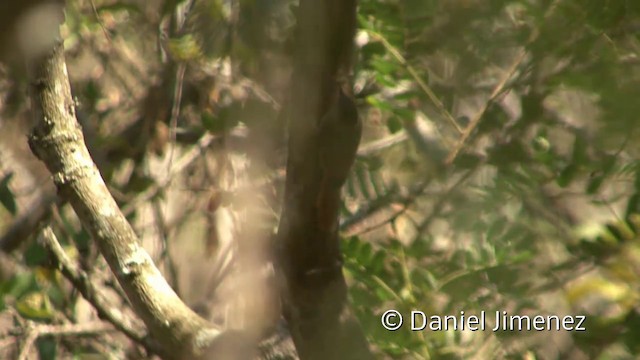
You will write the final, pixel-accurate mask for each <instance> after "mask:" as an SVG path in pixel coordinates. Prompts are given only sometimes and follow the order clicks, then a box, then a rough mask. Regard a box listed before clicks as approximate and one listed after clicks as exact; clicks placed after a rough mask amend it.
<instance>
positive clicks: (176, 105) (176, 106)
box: [168, 61, 187, 172]
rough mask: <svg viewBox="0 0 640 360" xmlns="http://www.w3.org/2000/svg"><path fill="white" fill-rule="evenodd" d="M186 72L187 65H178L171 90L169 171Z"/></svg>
mask: <svg viewBox="0 0 640 360" xmlns="http://www.w3.org/2000/svg"><path fill="white" fill-rule="evenodd" d="M186 70H187V64H186V63H185V62H184V61H181V62H180V63H178V69H177V70H176V82H175V85H174V88H173V103H172V105H171V119H170V120H169V143H170V145H169V146H171V150H170V151H169V169H168V172H171V165H172V164H173V153H174V151H175V148H176V130H177V128H178V117H180V104H181V103H182V85H183V83H184V73H185V72H186Z"/></svg>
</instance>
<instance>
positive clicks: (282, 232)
mask: <svg viewBox="0 0 640 360" xmlns="http://www.w3.org/2000/svg"><path fill="white" fill-rule="evenodd" d="M356 5H357V4H356V0H324V1H318V0H301V1H300V7H299V9H298V29H297V39H296V50H295V54H294V71H293V76H292V79H291V94H290V99H289V103H290V105H289V109H288V111H289V122H290V123H289V136H290V138H289V154H288V155H289V156H288V163H287V179H286V188H285V199H284V204H283V213H282V216H281V222H280V225H279V229H278V240H279V245H280V249H279V262H280V264H279V265H280V267H281V270H282V272H283V275H284V278H285V282H286V286H285V289H284V291H283V296H282V297H283V301H284V304H285V305H284V306H285V309H284V312H285V316H286V318H287V321H288V323H289V327H290V330H291V333H292V336H293V340H294V343H295V345H296V349H297V351H298V354H299V355H300V358H301V359H370V358H372V354H371V352H370V350H369V347H368V344H367V342H366V339H365V336H364V334H363V332H362V330H361V328H360V326H359V324H358V322H357V320H356V318H355V316H354V315H353V313H352V312H351V310H350V309H349V306H348V302H347V286H346V283H345V279H344V276H343V274H342V263H341V252H340V242H339V236H338V232H337V229H336V228H335V227H331V228H330V229H327V228H326V227H324V226H321V225H322V224H321V222H320V221H318V219H319V215H320V211H321V209H319V208H318V201H317V200H318V199H319V196H321V195H322V186H323V181H322V180H321V179H323V177H324V176H325V175H326V174H325V172H326V171H327V169H325V168H323V164H322V163H321V160H320V159H321V156H320V154H319V152H320V150H321V149H322V148H323V146H321V141H320V139H319V135H320V134H319V131H318V129H319V127H318V123H319V122H320V120H321V119H322V118H323V116H324V115H325V114H326V113H328V111H329V109H330V107H331V105H332V103H331V102H332V99H336V94H337V93H338V92H339V91H344V90H345V87H346V86H345V78H348V77H349V75H350V74H351V66H352V64H351V59H352V48H353V37H354V34H355V27H356ZM346 92H347V94H348V95H350V94H349V92H350V89H348V90H347V91H346ZM354 136H358V137H359V134H354ZM326 140H327V139H323V141H326ZM324 145H325V147H326V144H324ZM346 151H348V149H345V152H346ZM345 155H346V154H345ZM347 156H348V155H347ZM329 165H330V164H329ZM337 191H338V192H337V195H338V196H339V189H337ZM333 216H336V217H337V214H335V213H334V214H333Z"/></svg>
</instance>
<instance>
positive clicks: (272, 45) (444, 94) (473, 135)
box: [0, 0, 640, 359]
mask: <svg viewBox="0 0 640 360" xmlns="http://www.w3.org/2000/svg"><path fill="white" fill-rule="evenodd" d="M42 3H43V2H42V1H40V2H39V1H35V0H34V1H26V2H23V3H21V4H17V2H16V4H9V3H7V4H4V5H0V9H2V11H0V23H1V24H3V25H0V30H1V31H0V33H1V34H2V36H1V37H0V59H1V60H2V64H1V65H0V155H1V156H0V203H1V205H2V206H0V234H1V235H0V236H1V237H0V248H1V249H2V252H0V314H1V315H0V329H3V328H6V329H9V328H11V324H12V323H13V324H15V323H16V322H18V323H19V322H20V321H26V320H30V321H35V322H37V323H48V324H58V323H64V322H74V323H82V322H83V321H90V320H91V319H95V318H96V315H95V311H93V309H92V308H91V306H90V305H88V303H86V302H85V301H84V300H83V299H82V297H81V296H79V294H78V293H77V292H75V291H73V289H72V287H71V286H70V285H69V284H68V283H67V282H65V281H64V280H63V279H62V278H61V276H60V274H58V273H57V272H56V271H55V269H53V268H52V267H51V265H50V263H49V259H48V256H47V253H46V251H45V250H44V249H43V247H42V245H41V243H40V242H39V241H38V239H37V237H36V236H35V234H36V233H37V230H38V226H39V224H41V223H43V222H46V223H51V224H52V226H53V228H54V231H55V232H56V234H57V235H58V237H59V238H60V240H61V242H62V243H63V245H64V247H65V250H67V253H68V254H69V255H70V256H71V257H72V258H73V259H74V260H76V261H78V262H79V263H80V265H81V267H82V268H83V269H85V270H86V271H87V272H88V273H89V274H90V275H91V279H92V282H94V283H95V284H98V285H99V286H100V288H101V289H103V291H104V292H105V293H106V294H108V295H109V299H110V300H111V301H112V302H113V303H114V304H121V305H124V304H126V301H125V300H124V298H123V297H122V293H121V291H120V289H119V288H118V286H117V285H116V284H115V282H114V279H113V278H112V276H111V275H110V273H109V272H108V268H107V266H106V264H105V263H104V260H102V258H101V257H100V256H99V255H98V252H97V250H96V248H95V246H94V244H93V242H92V241H91V239H90V238H89V236H88V234H87V233H86V232H85V231H84V230H83V229H82V228H81V226H80V223H79V221H78V219H77V217H76V216H75V214H74V212H73V210H72V209H71V208H70V207H69V206H68V205H66V204H64V203H63V202H60V201H58V200H56V198H55V189H54V187H53V184H52V182H51V179H50V174H49V173H48V172H47V170H46V169H45V167H44V166H43V164H42V163H40V162H39V161H38V160H37V159H36V158H35V157H34V156H33V155H32V154H31V152H30V150H29V147H28V145H27V134H28V133H29V131H30V115H29V103H28V96H27V92H28V82H27V77H26V75H25V74H26V73H25V70H24V64H23V62H21V60H20V56H17V54H18V52H19V49H22V50H20V51H23V52H24V51H26V50H24V49H25V48H27V49H28V48H29V46H32V45H33V44H38V36H40V35H39V34H38V32H29V31H27V30H25V28H34V25H29V26H28V27H26V26H27V25H25V24H34V23H35V24H38V26H35V28H39V26H42V27H43V28H45V29H46V23H47V22H46V21H42V19H45V20H46V19H47V18H48V15H47V14H48V13H47V6H50V4H49V3H48V2H45V4H44V5H43V4H42ZM296 3H297V2H296V1H290V0H262V1H259V0H183V1H178V0H164V1H162V0H152V1H141V0H120V1H117V0H93V1H85V0H77V1H69V2H67V4H66V5H65V15H66V22H65V24H64V26H63V27H62V30H61V31H62V35H63V38H64V46H65V51H66V60H67V67H68V72H69V76H70V79H71V86H72V92H73V95H74V97H75V99H76V107H77V114H78V120H79V121H80V123H81V124H82V127H83V130H84V134H85V139H86V141H87V143H88V146H89V148H90V151H91V154H92V156H93V158H94V160H95V162H96V163H97V164H98V167H99V169H100V171H101V173H102V176H103V177H104V179H105V180H106V182H107V184H108V186H109V188H110V190H111V192H112V194H113V196H114V197H115V199H116V200H117V201H118V203H119V204H120V205H121V208H122V210H123V211H124V213H125V214H126V215H127V217H128V218H129V219H130V221H131V222H132V224H133V225H134V228H135V230H136V232H137V233H138V235H139V236H140V238H141V240H142V242H143V245H144V247H145V248H146V249H147V250H148V251H149V252H150V253H151V255H152V257H153V258H154V260H155V261H156V263H157V264H158V265H159V266H160V267H161V269H162V270H163V272H164V274H165V276H166V278H167V280H168V281H169V282H170V283H171V285H172V286H173V287H174V289H175V290H176V291H177V292H178V293H179V295H180V296H181V297H182V298H183V299H184V301H185V302H186V303H187V304H188V305H190V306H191V307H192V308H193V309H194V310H196V311H198V312H199V313H200V314H202V315H203V316H206V317H208V318H210V319H211V320H212V321H214V322H216V323H217V324H219V325H220V326H223V327H231V328H236V327H237V328H251V329H255V330H256V331H257V332H258V333H260V334H263V335H264V336H265V337H268V336H269V334H271V333H273V329H274V328H277V326H278V323H279V309H278V301H277V288H276V286H275V280H274V278H273V273H272V272H273V271H272V268H271V265H270V261H271V250H272V248H273V246H272V245H273V242H272V239H273V234H274V233H275V230H276V227H277V224H278V219H279V213H280V202H281V195H282V190H283V186H284V184H283V180H284V168H285V161H286V158H285V155H286V135H287V134H286V116H285V114H286V107H287V91H288V80H289V75H290V70H291V54H292V50H293V48H292V46H293V45H292V44H293V38H292V36H293V33H294V31H295V24H296V19H295V14H296V7H297V4H296ZM358 12H359V13H358V32H357V36H356V39H355V46H356V48H357V49H356V67H355V71H354V75H355V76H354V82H355V94H356V97H357V102H358V106H359V110H360V115H361V117H362V120H363V122H364V135H363V139H362V142H361V146H360V150H359V156H358V159H357V161H356V164H355V166H354V169H353V173H352V175H351V177H350V179H349V180H348V183H347V185H346V186H345V188H344V206H343V209H342V218H341V226H340V228H341V234H342V237H343V243H342V246H343V252H344V255H345V274H346V276H347V279H348V282H349V285H350V299H351V303H352V305H353V307H354V309H355V311H356V313H357V314H358V317H359V319H360V321H361V323H362V325H363V327H364V330H365V332H366V333H367V335H368V337H369V340H370V342H371V344H372V345H373V346H374V348H375V350H376V353H377V354H378V355H379V357H380V358H394V359H506V358H509V359H511V358H522V359H635V358H637V357H638V354H640V340H638V339H640V308H639V305H640V303H639V301H640V292H639V290H640V288H639V284H640V283H639V281H638V280H640V247H639V240H640V235H639V231H640V162H639V161H638V154H639V152H640V145H638V144H639V143H636V139H637V138H638V136H640V133H639V132H638V125H640V122H639V121H638V114H639V113H640V102H639V101H638V99H639V98H640V58H639V56H640V2H637V1H632V0H511V1H508V0H491V1H481V0H360V1H359V10H358ZM34 14H35V15H34ZM34 16H36V17H35V19H36V22H34V20H33V19H34ZM38 16H41V17H38ZM38 19H40V20H38ZM54 23H55V22H54ZM54 204H56V205H57V206H55V207H54V206H53V205H54ZM387 309H398V310H400V311H402V312H404V313H406V314H408V313H409V312H410V311H411V310H421V311H424V312H426V313H427V314H434V315H459V313H460V311H461V310H463V311H465V313H467V314H474V313H476V314H477V313H479V312H480V311H486V312H487V313H490V314H493V313H494V312H495V311H508V312H509V313H510V314H517V315H531V316H534V315H547V314H549V315H559V316H563V315H586V316H587V321H586V323H585V327H586V328H587V331H586V332H566V331H559V332H556V331H541V332H535V331H527V332H524V331H523V332H495V333H494V332H490V331H485V332H481V331H477V332H469V331H466V332H464V331H442V332H432V331H423V332H411V331H409V330H408V329H406V328H405V329H402V330H400V331H397V332H389V331H386V330H384V329H383V328H382V326H381V325H380V314H381V313H382V312H383V311H385V310H387ZM127 311H130V310H127V309H126V306H123V312H125V313H126V312H127ZM25 319H26V320H25ZM18 348H19V342H18V336H17V335H16V334H14V333H12V332H11V331H8V330H7V331H3V330H0V357H3V358H13V356H15V354H16V353H17V352H16V351H17V350H16V349H18ZM36 351H37V352H38V353H39V355H40V358H43V359H54V358H72V356H75V358H85V357H86V358H89V357H91V356H98V357H91V358H113V359H121V358H132V359H133V358H144V357H143V355H142V353H141V352H140V351H139V349H137V347H136V346H135V345H133V344H129V343H127V342H126V341H123V338H122V337H121V336H120V335H118V334H114V333H111V332H106V333H95V334H91V335H90V336H85V337H83V338H82V339H81V340H80V341H71V340H69V339H67V338H64V337H63V338H55V339H54V338H47V337H42V338H41V339H40V340H39V341H38V346H37V347H36V348H35V349H34V354H35V352H36ZM2 354H6V356H7V357H4V355H2Z"/></svg>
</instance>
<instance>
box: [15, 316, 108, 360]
mask: <svg viewBox="0 0 640 360" xmlns="http://www.w3.org/2000/svg"><path fill="white" fill-rule="evenodd" d="M26 328H27V330H26V334H27V338H26V339H25V341H24V344H23V345H22V350H21V351H20V355H19V356H18V360H20V359H24V360H26V359H27V356H28V354H29V350H30V349H31V347H32V346H33V343H34V342H35V341H36V340H37V339H38V338H40V337H43V336H80V335H93V334H98V333H104V332H108V331H114V330H115V329H114V327H113V325H111V324H109V323H107V322H104V321H93V322H88V323H84V324H62V325H47V324H36V323H33V322H31V321H29V322H27V324H26Z"/></svg>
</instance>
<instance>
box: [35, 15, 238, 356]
mask: <svg viewBox="0 0 640 360" xmlns="http://www.w3.org/2000/svg"><path fill="white" fill-rule="evenodd" d="M61 10H62V9H60V11H61ZM59 37H60V36H59V34H58V35H57V36H56V38H57V39H58V40H56V42H55V44H53V45H52V46H51V48H50V49H49V50H48V51H46V52H45V53H43V54H41V55H40V56H38V57H35V58H33V59H30V63H29V64H28V65H29V66H28V68H29V77H30V82H31V89H30V98H31V108H32V114H33V124H34V129H33V132H32V133H31V135H30V136H29V145H30V147H31V149H32V151H33V152H34V154H36V156H37V157H38V158H39V159H40V160H42V161H43V162H44V163H45V165H46V166H47V168H48V169H49V171H50V172H51V173H52V174H53V182H54V184H55V185H56V188H57V190H58V195H59V196H60V197H62V198H64V199H66V200H68V202H69V203H70V204H71V206H72V207H73V209H74V210H75V212H76V214H77V215H78V217H79V218H80V221H81V222H82V224H83V226H84V227H85V228H86V229H87V231H88V232H89V233H90V234H91V236H92V238H93V239H94V240H95V241H96V243H97V245H98V248H99V250H100V252H101V253H102V255H103V256H104V258H105V259H106V261H107V263H108V264H109V267H110V268H111V270H112V271H113V273H114V274H115V277H116V279H117V280H118V282H119V283H120V285H121V286H122V288H123V290H124V291H125V293H126V295H127V297H128V299H129V301H130V302H131V305H132V307H133V310H134V311H135V313H136V314H137V315H138V316H140V318H141V319H142V320H143V321H144V323H145V325H146V326H147V328H148V331H149V333H150V334H151V337H152V338H153V340H154V341H155V344H156V345H157V346H158V347H159V348H160V349H161V351H160V355H161V356H162V357H163V358H167V359H179V358H190V359H196V358H198V357H200V356H202V354H203V352H204V351H205V349H206V351H208V352H211V351H215V350H212V349H216V348H217V345H218V344H221V342H222V341H223V338H224V340H225V341H226V340H228V339H229V336H227V335H228V334H227V333H221V332H220V331H219V330H217V329H215V328H214V327H213V326H212V325H211V324H210V323H208V322H207V321H206V320H204V319H202V318H201V317H199V316H198V315H197V314H196V313H194V312H193V311H192V310H191V309H190V308H189V307H187V306H186V304H184V303H183V302H182V301H181V300H180V298H179V297H178V296H177V295H176V293H175V292H174V291H173V289H172V288H171V287H170V286H169V284H168V283H167V282H166V280H165V279H164V278H163V277H162V274H161V273H160V271H159V270H158V268H157V267H156V266H155V264H154V263H153V261H152V259H151V257H150V256H149V254H148V253H147V252H146V251H145V250H144V249H143V248H142V247H141V246H140V245H139V241H138V238H137V236H136V234H135V232H134V231H133V229H132V227H131V225H130V224H129V223H128V222H127V220H126V218H125V217H124V215H123V214H122V212H121V211H120V209H119V208H118V206H117V204H116V202H115V200H114V199H113V197H112V196H111V194H110V193H109V191H108V189H107V187H106V185H105V183H104V180H103V179H102V177H101V175H100V173H99V171H98V169H97V167H96V165H95V163H94V162H93V160H92V158H91V156H90V155H89V151H88V150H87V147H86V144H85V141H84V136H83V133H82V129H81V128H80V125H79V124H78V121H77V119H76V116H75V107H74V101H73V99H72V97H71V90H70V85H69V79H68V75H67V69H66V65H65V62H64V54H63V47H62V42H61V41H60V40H59ZM221 335H225V336H221ZM214 345H215V346H214ZM234 345H238V346H241V345H244V344H240V343H239V342H237V341H236V342H235V343H234ZM225 350H226V349H225ZM211 353H212V354H213V353H214V352H211Z"/></svg>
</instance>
